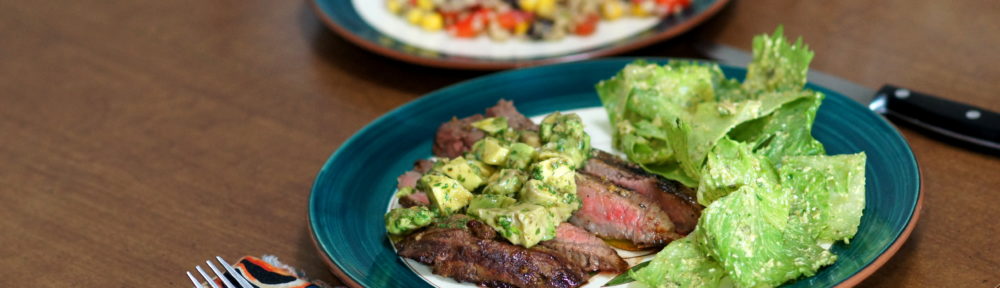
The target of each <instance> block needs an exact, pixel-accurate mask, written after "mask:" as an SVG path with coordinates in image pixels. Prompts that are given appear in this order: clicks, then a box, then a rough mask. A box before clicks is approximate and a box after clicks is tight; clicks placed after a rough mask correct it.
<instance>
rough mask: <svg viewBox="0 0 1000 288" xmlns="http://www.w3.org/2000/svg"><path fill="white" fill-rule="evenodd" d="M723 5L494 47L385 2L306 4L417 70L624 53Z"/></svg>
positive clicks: (343, 31)
mask: <svg viewBox="0 0 1000 288" xmlns="http://www.w3.org/2000/svg"><path fill="white" fill-rule="evenodd" d="M727 2H729V0H694V2H692V5H691V7H689V8H688V9H686V10H684V11H683V12H682V13H680V14H677V15H672V16H670V17H665V18H662V19H660V18H655V17H649V18H628V17H625V18H622V19H619V20H615V21H602V22H601V24H599V25H598V28H597V32H595V33H594V34H593V35H590V36H587V37H576V36H569V37H566V38H565V39H562V40H559V41H504V42H496V41H491V40H490V39H486V37H485V36H481V37H479V38H475V39H457V38H453V37H450V36H448V35H447V33H445V32H443V31H438V32H426V31H423V30H421V29H420V28H418V27H416V26H414V25H410V24H408V23H407V22H406V21H405V20H404V19H402V17H399V16H397V15H393V14H392V13H389V11H388V9H386V8H385V0H313V1H310V3H311V4H312V7H313V8H314V9H313V10H314V11H315V12H316V14H317V15H318V16H319V17H320V19H322V20H323V22H325V23H326V24H327V26H329V27H330V28H331V29H333V31H334V32H336V33H338V34H340V35H341V36H343V37H344V38H346V39H347V40H349V41H351V42H354V43H355V44H357V45H359V46H361V47H363V48H365V49H368V50H371V51H374V52H376V53H379V54H383V55H386V56H389V57H393V58H396V59H399V60H403V61H407V62H412V63H416V64H421V65H428V66H436V67H446V68H459V69H506V68H512V67H524V66H533V65H539V64H547V63H555V62H566V61H574V60H581V59H589V58H595V57H599V56H606V55H613V54H617V53H622V52H626V51H629V50H633V49H636V48H639V47H642V46H645V45H649V44H652V43H655V42H657V41H661V40H664V39H668V38H671V37H674V36H676V35H679V34H681V33H683V32H685V31H687V30H689V29H691V28H693V27H694V26H696V25H698V24H700V23H702V22H704V21H705V20H707V19H708V18H709V17H711V16H712V15H715V14H716V13H717V12H719V10H721V9H722V7H724V6H725V4H726V3H727Z"/></svg>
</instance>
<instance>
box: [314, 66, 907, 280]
mask: <svg viewBox="0 0 1000 288" xmlns="http://www.w3.org/2000/svg"><path fill="white" fill-rule="evenodd" d="M635 60H645V61H651V62H658V63H665V62H667V61H670V60H692V59H680V58H666V57H608V58H603V59H598V60H588V61H581V62H572V63H558V64H551V65H545V66H542V67H524V68H521V69H514V70H509V71H503V72H497V73H493V74H490V75H486V76H482V77H477V78H473V79H469V80H465V81H462V82H459V83H456V84H453V85H450V86H447V87H444V88H441V89H438V90H435V91H433V92H430V93H428V94H426V95H423V96H422V97H419V98H417V99H415V100H413V101H410V102H408V103H406V104H404V105H402V106H400V107H397V108H396V109H393V110H392V111H389V112H388V113H386V114H383V115H382V116H379V117H378V118H376V119H375V120H374V121H372V122H371V123H369V124H368V125H365V127H363V128H362V129H361V130H359V131H358V132H357V133H355V134H354V135H352V136H351V137H350V138H349V139H347V141H345V142H344V143H343V144H342V145H341V146H340V147H339V148H338V149H337V150H336V151H335V152H334V153H333V154H332V155H331V156H330V157H329V158H328V159H327V161H326V162H325V163H324V164H323V167H322V168H321V169H320V171H319V172H318V173H317V176H316V180H315V181H314V182H313V187H312V189H311V192H310V195H309V208H308V221H309V225H308V226H309V236H310V238H311V239H312V241H313V244H314V245H315V246H316V249H317V250H318V251H319V252H320V254H321V255H322V259H323V261H324V262H325V263H326V264H327V266H328V267H329V268H330V271H331V272H333V273H334V274H335V275H336V276H337V278H338V280H340V281H342V282H344V284H346V285H348V286H350V287H365V286H363V285H361V283H359V282H358V280H357V279H354V278H353V277H351V276H349V275H347V274H346V273H344V271H343V270H341V267H340V265H341V264H340V263H338V261H337V260H335V259H332V258H331V257H330V254H329V253H328V252H327V250H326V249H327V247H326V246H325V245H323V244H322V243H320V241H319V239H318V237H319V236H317V233H316V227H314V226H315V225H316V223H317V221H316V217H318V216H317V215H316V213H314V210H315V208H314V207H315V205H316V195H317V188H319V187H320V182H321V180H322V176H323V175H324V173H326V171H328V170H330V167H331V165H332V164H333V163H334V162H335V160H336V159H337V158H338V157H340V155H341V153H346V152H345V150H346V149H344V147H351V146H352V145H353V143H354V142H355V141H356V140H357V139H358V138H360V135H364V134H366V133H370V130H371V129H372V128H373V127H377V126H380V124H382V122H385V121H387V119H390V118H392V117H393V116H394V115H396V114H398V113H401V111H406V110H411V109H413V108H414V107H419V106H421V105H422V104H423V103H425V102H431V101H433V100H434V98H435V95H437V94H441V92H443V91H447V90H453V89H454V90H460V89H462V88H463V87H465V86H477V85H479V83H482V82H486V81H489V78H493V77H506V76H507V75H511V74H516V73H524V71H527V70H535V69H541V68H548V69H554V68H559V67H562V66H570V65H589V64H597V63H603V62H621V63H622V65H624V64H627V63H629V62H632V61H635ZM694 61H701V62H710V61H704V60H700V59H694ZM718 65H719V66H721V67H723V68H725V69H736V70H744V71H745V68H742V67H734V66H729V65H724V64H721V63H720V64H718ZM808 86H810V88H820V89H823V90H825V91H824V92H826V95H827V97H839V98H843V99H847V101H846V102H847V103H851V104H848V105H852V106H856V107H855V108H856V109H858V108H859V109H861V110H864V111H868V112H869V113H873V114H874V112H871V111H870V110H868V108H867V107H865V106H864V105H862V104H860V103H857V102H855V101H853V100H850V99H848V98H847V97H846V96H843V95H841V94H839V93H837V92H836V91H835V90H831V89H828V88H824V87H821V86H817V85H815V84H812V83H809V84H808ZM820 109H822V106H821V108H820ZM876 115H877V114H876ZM876 118H877V119H878V120H877V121H879V123H880V124H882V125H885V126H887V127H888V128H889V129H888V130H889V131H891V132H892V135H891V136H893V138H894V140H898V141H899V142H901V143H903V145H902V146H901V148H903V149H904V150H905V155H906V156H908V159H907V160H909V161H907V162H909V163H910V164H911V165H912V167H913V168H915V170H916V174H915V175H911V176H913V177H914V178H915V180H916V181H915V184H916V193H917V195H916V201H915V202H914V203H913V205H912V206H911V207H910V216H909V218H908V219H907V223H906V226H905V227H904V228H903V230H902V231H900V232H899V233H897V234H896V235H895V239H893V241H892V243H891V244H889V246H887V247H885V248H883V249H882V251H881V252H880V253H879V256H877V257H876V258H875V259H872V260H871V261H869V262H868V263H867V264H865V265H864V266H863V267H862V268H861V269H859V270H858V271H856V272H854V273H853V274H852V275H851V276H850V277H848V278H847V279H844V280H842V281H840V282H839V283H836V284H835V287H853V286H856V285H857V284H859V283H861V281H863V280H864V279H865V278H867V277H869V276H870V275H871V274H872V273H874V272H875V271H876V270H878V269H879V268H881V267H882V265H884V264H885V263H886V262H887V261H888V260H889V259H890V258H891V257H892V256H893V255H895V253H896V252H897V251H899V249H900V247H902V245H903V243H905V242H906V240H907V239H908V238H909V236H910V234H911V233H912V232H913V229H914V227H915V226H916V224H917V222H918V220H919V218H920V210H922V208H923V200H924V192H923V171H922V170H921V169H920V166H919V164H918V162H917V161H916V157H915V156H914V155H913V150H912V149H911V148H910V146H909V142H907V141H906V139H905V138H904V137H903V136H902V134H900V133H899V130H898V129H897V128H896V127H895V126H894V125H892V124H891V123H890V122H889V121H887V120H886V119H885V118H884V117H881V116H878V117H876ZM410 160H416V159H410ZM331 245H332V244H331ZM807 278H808V277H807Z"/></svg>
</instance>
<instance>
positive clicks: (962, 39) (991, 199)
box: [0, 0, 1000, 287]
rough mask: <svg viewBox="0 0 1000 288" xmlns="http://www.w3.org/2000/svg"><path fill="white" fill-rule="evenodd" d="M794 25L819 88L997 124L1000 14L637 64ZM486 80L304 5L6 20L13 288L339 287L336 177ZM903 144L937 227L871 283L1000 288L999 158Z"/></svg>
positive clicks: (0, 128) (734, 7) (784, 8)
mask: <svg viewBox="0 0 1000 288" xmlns="http://www.w3.org/2000/svg"><path fill="white" fill-rule="evenodd" d="M345 1H346V0H345ZM373 1H374V0H373ZM779 24H784V26H785V30H786V33H787V34H788V35H791V36H796V35H801V36H803V37H804V38H805V40H806V42H807V43H809V44H810V45H811V46H812V48H813V49H814V50H815V51H816V58H815V60H814V61H813V65H812V67H814V68H816V69H819V70H822V71H825V72H829V73H831V74H835V75H840V76H843V77H844V78H846V79H849V80H852V81H855V82H858V83H860V84H863V85H867V86H870V87H877V86H879V85H881V84H882V83H886V82H889V83H895V84H898V85H903V86H908V87H912V88H914V89H916V90H919V91H925V92H932V93H936V94H939V95H942V96H944V97H947V98H949V99H954V100H959V101H964V102H968V103H971V104H974V105H978V106H981V107H984V108H987V109H991V110H994V111H1000V101H998V100H1000V96H998V95H1000V94H998V91H1000V65H998V64H1000V56H998V55H1000V53H997V51H998V47H1000V32H998V31H1000V2H997V1H995V0H982V1H940V0H895V1H877V3H875V2H873V1H867V0H841V1H793V0H787V1H779V0H755V1H746V0H744V1H734V2H733V3H731V5H730V6H729V7H728V8H727V9H725V10H724V11H723V12H722V13H720V14H719V15H718V17H715V18H714V19H712V20H710V21H709V22H707V23H706V25H704V26H702V27H701V28H698V29H695V30H693V31H691V32H689V33H686V34H684V35H683V36H681V37H679V38H675V39H673V40H669V41H666V42H662V43H659V44H656V45H653V46H650V47H647V48H644V49H641V50H638V51H633V52H630V53H628V54H626V55H629V56H692V55H693V54H692V52H691V48H689V44H690V42H691V41H692V39H695V38H707V39H710V40H713V41H718V42H722V43H726V44H730V45H734V46H737V47H741V48H744V49H747V48H749V46H750V39H751V37H752V36H753V35H755V34H759V33H765V32H771V31H773V30H774V28H775V27H776V26H777V25H779ZM484 74H486V72H475V71H457V70H442V69H433V68H425V67H420V66H415V65H411V64H407V63H402V62H398V61H395V60H392V59H388V58H386V57H383V56H379V55H376V54H373V53H370V52H367V51H366V50H363V49H361V48H359V47H357V46H355V45H353V44H351V43H349V42H347V41H345V40H344V39H343V38H341V37H339V36H337V35H336V34H334V33H332V32H331V31H330V30H329V29H328V28H326V27H325V26H324V25H323V24H322V23H321V22H320V21H319V20H318V18H317V17H316V16H315V15H314V14H313V12H312V11H311V10H310V7H309V5H308V4H307V2H303V1H192V0H175V1H108V0H101V1H94V0H84V1H0V191H2V192H0V201H2V203H3V204H2V206H0V207H2V208H0V268H3V269H4V270H5V271H4V273H3V274H4V275H3V276H0V287H27V286H29V285H30V286H40V287H149V286H153V287H181V286H188V287H190V285H189V284H190V283H188V280H187V278H186V276H185V275H184V272H185V271H188V270H191V269H193V267H194V266H195V265H198V264H199V263H204V262H203V261H204V260H206V259H208V258H210V257H213V256H215V255H222V256H224V257H227V258H229V259H230V260H235V259H236V258H238V257H239V256H242V255H261V254H274V255H277V256H279V258H280V259H281V260H283V261H284V262H286V263H288V264H290V265H293V266H297V267H300V268H302V269H303V270H304V271H305V272H307V273H308V275H310V276H311V277H314V278H316V279H320V280H323V281H326V282H329V283H333V284H339V281H338V280H337V279H336V278H335V277H334V276H333V275H332V274H331V273H330V272H329V271H328V270H327V267H326V266H325V264H324V262H323V261H322V260H321V256H320V255H319V254H318V252H317V250H316V249H315V247H314V246H313V243H312V242H311V240H310V236H309V232H308V228H307V224H308V223H307V219H306V213H307V211H306V204H307V199H308V196H309V190H310V187H311V185H312V182H313V178H314V176H315V175H316V173H317V171H318V170H319V168H320V166H321V165H322V164H323V163H324V161H326V159H327V157H328V156H330V154H331V153H332V152H333V151H334V150H335V149H337V147H338V146H340V145H341V143H343V142H344V141H345V140H346V139H347V138H348V137H350V136H351V135H352V134H354V133H355V132H356V131H358V130H359V129H361V127H363V126H364V125H365V124H367V123H368V122H370V121H372V120H373V119H375V118H376V117H378V116H379V115H381V114H383V113H386V112H388V111H389V110H391V109H393V108H395V107H398V106H400V105H402V104H404V103H406V102H408V101H411V100H414V99H416V98H417V97H420V95H423V94H425V93H427V92H430V91H433V90H435V89H438V88H441V87H444V86H447V85H449V84H452V83H455V82H458V81H462V80H466V79H469V78H472V77H477V76H480V75H484ZM900 130H901V131H902V133H903V135H904V136H905V137H906V138H907V140H908V141H909V142H910V145H911V146H912V148H913V151H914V153H915V154H916V157H917V159H918V161H919V163H920V167H921V170H922V173H923V193H925V202H924V208H923V210H922V212H921V217H920V220H919V224H918V225H917V226H916V229H915V230H914V231H913V234H912V235H911V236H910V239H909V241H908V242H906V244H905V245H904V246H903V247H902V248H901V249H900V250H899V252H898V254H896V256H895V257H893V258H892V259H891V260H890V261H889V262H888V263H887V264H886V265H885V266H884V267H882V268H881V269H880V270H878V271H877V272H876V273H875V274H874V275H873V276H872V277H870V278H869V279H868V280H866V281H864V282H863V283H862V286H865V287H994V286H996V285H997V284H998V283H1000V235H998V233H1000V191H998V190H1000V158H997V157H993V156H988V155H984V154H978V153H974V152H970V151H967V150H963V149H960V148H956V147H953V146H950V145H947V144H943V143H942V142H939V141H937V140H935V139H932V138H929V137H926V136H924V134H920V133H917V132H915V131H913V130H911V129H909V128H905V127H902V128H900Z"/></svg>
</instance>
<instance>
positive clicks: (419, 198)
mask: <svg viewBox="0 0 1000 288" xmlns="http://www.w3.org/2000/svg"><path fill="white" fill-rule="evenodd" d="M433 166H434V162H433V161H431V160H420V161H417V162H416V163H413V170H411V171H406V173H403V175H399V177H397V178H396V188H398V189H403V188H406V187H409V188H416V187H417V181H419V180H420V177H421V176H423V174H424V173H427V171H430V170H431V167H433ZM399 205H401V206H403V207H407V208H409V207H413V206H430V205H431V201H430V199H427V194H426V193H424V192H423V191H420V190H416V191H413V194H410V195H406V196H403V197H399Z"/></svg>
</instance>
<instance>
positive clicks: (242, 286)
mask: <svg viewBox="0 0 1000 288" xmlns="http://www.w3.org/2000/svg"><path fill="white" fill-rule="evenodd" d="M215 259H216V260H218V261H219V264H221V265H222V267H224V268H226V271H227V272H229V275H231V276H233V279H236V282H237V284H239V287H237V286H235V285H233V283H232V282H229V279H227V278H226V276H225V275H223V273H222V272H221V271H219V268H216V267H215V264H212V261H205V264H208V267H209V268H211V269H212V272H215V275H216V276H219V279H220V280H222V283H223V284H225V285H226V288H253V285H250V283H249V282H247V280H246V278H244V277H243V274H240V273H238V272H236V270H235V269H233V267H232V266H229V264H227V263H229V262H226V260H223V259H222V257H220V256H215ZM194 268H195V269H197V270H198V273H199V274H201V277H205V282H207V283H208V285H209V286H212V288H220V287H219V285H216V284H215V281H212V277H210V276H208V273H205V269H202V268H201V265H199V266H195V267H194ZM187 275H188V278H191V282H192V283H194V287H195V288H205V286H202V285H201V282H199V281H198V279H197V278H195V277H194V275H192V274H191V271H188V272H187Z"/></svg>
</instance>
